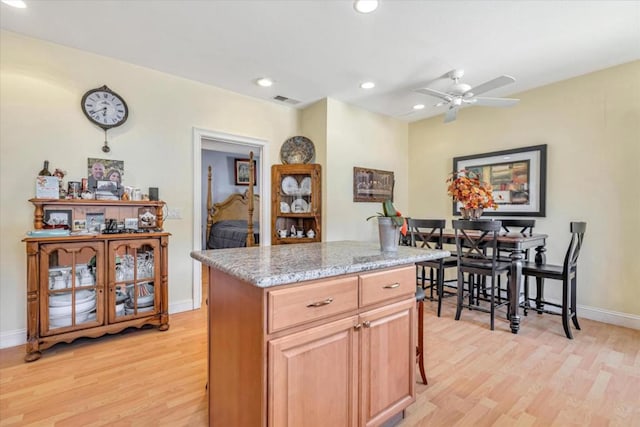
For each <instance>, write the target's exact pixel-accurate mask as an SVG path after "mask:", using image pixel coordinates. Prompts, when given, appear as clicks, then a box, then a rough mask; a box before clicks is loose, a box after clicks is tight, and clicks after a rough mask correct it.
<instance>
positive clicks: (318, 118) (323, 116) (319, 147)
mask: <svg viewBox="0 0 640 427" xmlns="http://www.w3.org/2000/svg"><path fill="white" fill-rule="evenodd" d="M300 134H301V135H304V136H306V137H307V138H310V139H311V141H313V145H314V146H315V149H316V158H315V160H314V161H315V163H318V164H319V165H321V166H322V180H321V181H322V189H323V190H324V191H323V192H322V208H323V217H324V216H326V211H324V209H326V207H327V191H326V188H327V169H326V168H327V99H326V98H325V99H322V100H320V101H318V102H316V103H314V104H312V105H310V106H308V107H306V108H305V109H304V110H302V111H301V113H300ZM326 232H327V222H326V221H322V238H323V240H326V238H325V237H326V234H325V233H326Z"/></svg>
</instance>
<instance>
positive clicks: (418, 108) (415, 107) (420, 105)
mask: <svg viewBox="0 0 640 427" xmlns="http://www.w3.org/2000/svg"><path fill="white" fill-rule="evenodd" d="M413 109H414V110H424V104H416V105H414V106H413Z"/></svg>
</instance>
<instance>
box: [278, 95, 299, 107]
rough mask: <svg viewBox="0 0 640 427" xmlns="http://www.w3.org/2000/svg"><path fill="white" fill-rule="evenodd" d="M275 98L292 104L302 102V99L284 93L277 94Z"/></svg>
mask: <svg viewBox="0 0 640 427" xmlns="http://www.w3.org/2000/svg"><path fill="white" fill-rule="evenodd" d="M273 99H275V100H276V101H280V102H285V103H287V104H291V105H296V104H300V101H298V100H297V99H291V98H287V97H286V96H282V95H276V96H274V97H273Z"/></svg>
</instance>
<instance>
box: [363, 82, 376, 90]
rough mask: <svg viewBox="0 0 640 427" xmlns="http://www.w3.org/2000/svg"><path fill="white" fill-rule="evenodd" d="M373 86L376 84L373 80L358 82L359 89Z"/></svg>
mask: <svg viewBox="0 0 640 427" xmlns="http://www.w3.org/2000/svg"><path fill="white" fill-rule="evenodd" d="M374 87H376V84H375V83H374V82H362V83H360V88H361V89H373V88H374Z"/></svg>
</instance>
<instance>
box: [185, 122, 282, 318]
mask: <svg viewBox="0 0 640 427" xmlns="http://www.w3.org/2000/svg"><path fill="white" fill-rule="evenodd" d="M215 142H219V143H224V144H230V145H236V146H238V147H242V148H243V149H246V148H251V149H253V150H254V152H255V153H256V154H257V156H259V159H258V160H259V162H260V206H259V207H258V209H260V245H261V246H268V245H269V242H270V239H268V238H264V237H263V236H270V235H271V204H270V201H271V174H270V173H269V172H270V170H269V167H268V165H269V164H270V162H269V150H268V147H269V141H267V140H264V139H259V138H253V137H249V136H243V135H233V134H230V133H224V132H217V131H212V130H207V129H200V128H195V127H194V128H193V247H192V249H193V250H194V251H201V250H202V215H201V210H202V197H201V194H202V150H203V149H204V150H212V151H216V150H215V148H213V147H212V145H213V144H211V143H215ZM191 277H193V290H192V297H193V309H194V310H195V309H198V308H200V307H201V305H202V263H201V262H200V261H196V260H195V259H194V260H193V261H192V274H191Z"/></svg>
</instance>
